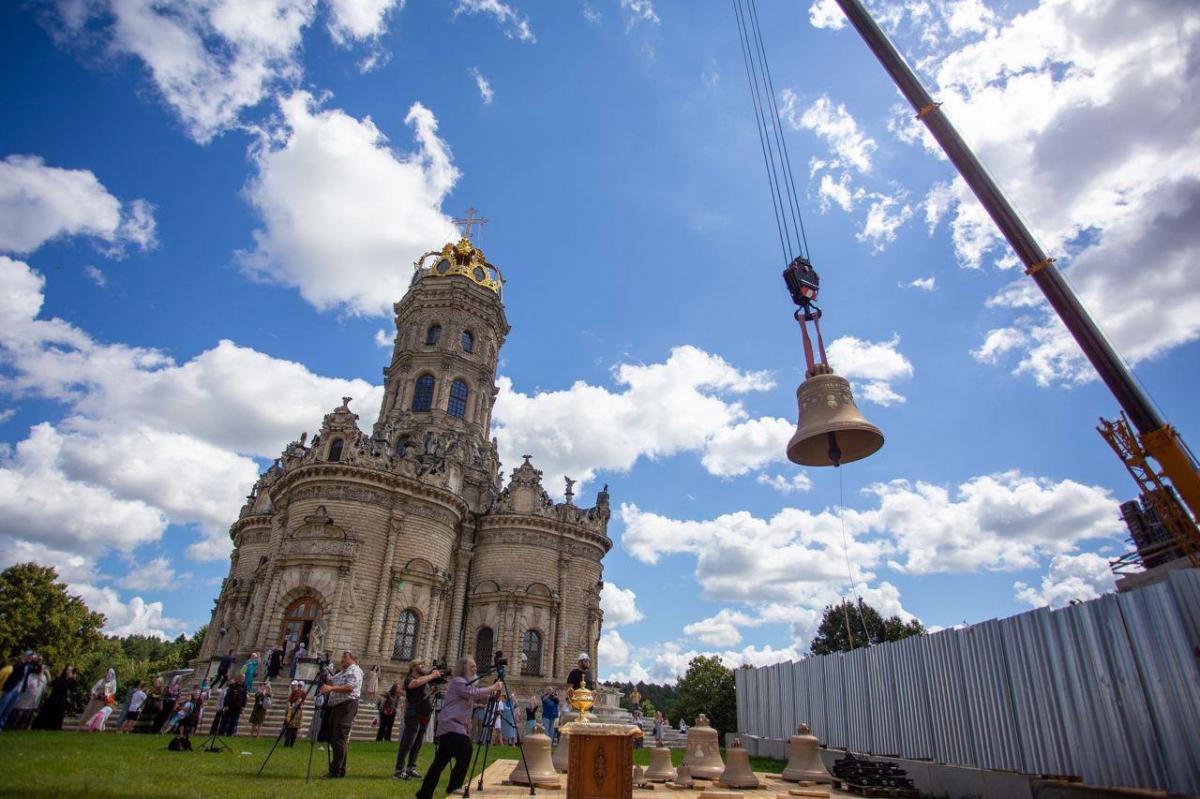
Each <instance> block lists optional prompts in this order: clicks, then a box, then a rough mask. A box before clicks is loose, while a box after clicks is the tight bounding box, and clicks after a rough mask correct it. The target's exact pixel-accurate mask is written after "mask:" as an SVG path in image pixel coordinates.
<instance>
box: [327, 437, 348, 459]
mask: <svg viewBox="0 0 1200 799" xmlns="http://www.w3.org/2000/svg"><path fill="white" fill-rule="evenodd" d="M344 445H345V442H343V441H342V440H341V439H340V438H335V439H334V440H333V441H331V442H329V460H331V461H340V460H341V459H342V447H343V446H344Z"/></svg>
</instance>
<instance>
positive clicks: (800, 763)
mask: <svg viewBox="0 0 1200 799" xmlns="http://www.w3.org/2000/svg"><path fill="white" fill-rule="evenodd" d="M820 745H821V743H820V741H818V740H817V737H816V736H815V735H812V734H811V733H810V732H809V729H808V725H807V724H801V725H800V728H799V729H798V730H796V734H795V735H793V736H792V737H791V738H789V739H788V762H787V766H786V767H785V768H784V769H783V774H782V775H781V776H782V777H783V779H785V780H787V781H788V782H827V783H832V782H833V776H832V775H831V774H830V773H829V772H828V771H827V770H826V769H825V763H824V761H822V760H821V751H820V748H819V747H820Z"/></svg>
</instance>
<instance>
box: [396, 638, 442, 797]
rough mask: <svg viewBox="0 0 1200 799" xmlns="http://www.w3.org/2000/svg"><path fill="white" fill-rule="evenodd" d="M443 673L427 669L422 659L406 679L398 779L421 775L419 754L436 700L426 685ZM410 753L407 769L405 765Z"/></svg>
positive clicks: (410, 670)
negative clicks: (419, 771)
mask: <svg viewBox="0 0 1200 799" xmlns="http://www.w3.org/2000/svg"><path fill="white" fill-rule="evenodd" d="M441 676H442V672H441V670H440V669H432V670H431V671H428V672H427V671H425V664H424V663H423V662H422V661H420V660H418V661H414V662H413V664H412V666H411V667H409V670H408V676H407V677H405V678H404V732H403V733H401V735H400V751H399V752H397V753H396V773H395V774H394V775H392V776H394V777H395V778H396V779H400V780H407V779H410V778H420V776H421V775H420V774H418V773H417V755H418V754H420V752H421V741H422V740H424V738H425V728H426V727H428V726H429V717H430V716H432V715H433V702H432V700H431V699H430V698H429V689H428V688H427V687H426V686H428V685H429V683H431V682H433V681H434V680H436V679H438V678H440V677H441ZM406 755H407V756H408V767H407V768H405V766H404V758H405V756H406Z"/></svg>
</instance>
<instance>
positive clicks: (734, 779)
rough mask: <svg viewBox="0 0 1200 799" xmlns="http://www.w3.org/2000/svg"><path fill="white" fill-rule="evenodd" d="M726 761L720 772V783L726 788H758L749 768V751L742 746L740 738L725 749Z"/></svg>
mask: <svg viewBox="0 0 1200 799" xmlns="http://www.w3.org/2000/svg"><path fill="white" fill-rule="evenodd" d="M725 759H726V761H728V762H727V764H726V766H725V771H724V772H722V773H721V785H722V786H724V787H726V788H758V787H760V783H759V781H758V777H756V776H754V771H753V770H752V769H751V768H750V753H749V752H747V751H746V749H745V747H743V746H742V741H741V739H740V738H735V739H734V741H733V744H732V745H731V746H730V747H729V748H728V749H726V750H725Z"/></svg>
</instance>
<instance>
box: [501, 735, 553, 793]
mask: <svg viewBox="0 0 1200 799" xmlns="http://www.w3.org/2000/svg"><path fill="white" fill-rule="evenodd" d="M521 751H522V752H523V753H524V757H522V758H519V759H518V760H517V767H516V768H514V769H513V770H512V773H511V774H509V775H508V781H509V782H511V783H515V784H517V785H530V784H533V785H536V786H538V787H539V788H551V787H553V788H557V787H559V785H561V783H560V782H559V780H558V772H557V771H556V770H555V769H554V764H553V763H552V762H551V761H550V738H549V736H547V735H546V733H545V730H544V729H543V728H542V725H541V724H538V725H537V726H535V727H534V728H533V735H530V736H527V737H526V738H525V740H523V741H521ZM527 763H528V764H529V770H528V771H526V770H525V765H526V764H527Z"/></svg>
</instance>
